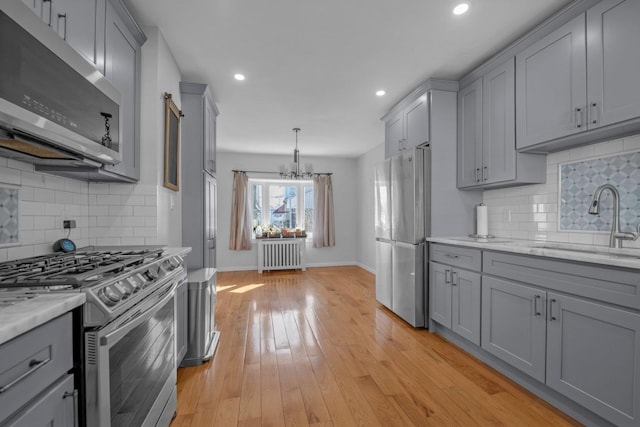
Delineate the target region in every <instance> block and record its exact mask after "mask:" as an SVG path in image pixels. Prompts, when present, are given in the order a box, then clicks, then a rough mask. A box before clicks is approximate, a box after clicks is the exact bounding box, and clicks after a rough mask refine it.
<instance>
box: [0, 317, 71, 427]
mask: <svg viewBox="0 0 640 427" xmlns="http://www.w3.org/2000/svg"><path fill="white" fill-rule="evenodd" d="M71 330H72V321H71V313H67V314H65V315H63V316H60V317H58V318H56V319H54V320H52V321H50V322H49V323H46V324H45V325H43V326H40V327H38V328H36V329H33V330H31V331H29V332H27V333H25V334H23V335H20V336H18V337H17V338H14V339H13V340H11V341H9V342H7V343H5V344H2V345H1V346H0V360H1V361H2V367H0V390H2V392H0V420H4V419H5V418H7V417H8V416H9V415H11V414H12V413H14V412H15V411H16V410H18V409H19V408H20V407H22V406H23V405H24V404H26V403H27V402H29V401H30V400H31V399H33V398H34V397H35V396H36V395H37V394H39V393H40V392H42V391H43V390H44V389H46V388H47V387H48V386H49V385H50V384H52V383H53V382H54V381H55V380H57V379H58V378H60V377H61V376H62V375H64V374H65V373H66V372H67V371H69V370H70V369H71V368H72V367H73V341H72V338H71Z"/></svg>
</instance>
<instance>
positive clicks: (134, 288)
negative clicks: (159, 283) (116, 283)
mask: <svg viewBox="0 0 640 427" xmlns="http://www.w3.org/2000/svg"><path fill="white" fill-rule="evenodd" d="M128 281H129V286H131V290H132V291H133V293H136V292H138V291H139V290H140V283H139V282H138V279H137V277H136V276H132V277H129V279H128Z"/></svg>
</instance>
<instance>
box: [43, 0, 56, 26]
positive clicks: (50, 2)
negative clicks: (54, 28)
mask: <svg viewBox="0 0 640 427" xmlns="http://www.w3.org/2000/svg"><path fill="white" fill-rule="evenodd" d="M45 3H49V22H48V25H49V26H51V19H52V17H51V13H52V11H53V2H52V1H51V0H42V9H41V12H40V14H42V12H43V11H44V4H45Z"/></svg>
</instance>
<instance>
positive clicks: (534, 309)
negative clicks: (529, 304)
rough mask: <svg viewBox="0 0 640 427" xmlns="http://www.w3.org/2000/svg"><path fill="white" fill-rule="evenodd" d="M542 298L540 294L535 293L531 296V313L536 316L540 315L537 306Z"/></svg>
mask: <svg viewBox="0 0 640 427" xmlns="http://www.w3.org/2000/svg"><path fill="white" fill-rule="evenodd" d="M541 300H542V297H541V296H540V295H536V296H535V297H534V298H533V313H534V314H535V315H536V316H542V312H541V311H540V309H539V308H538V303H539V302H540V301H541Z"/></svg>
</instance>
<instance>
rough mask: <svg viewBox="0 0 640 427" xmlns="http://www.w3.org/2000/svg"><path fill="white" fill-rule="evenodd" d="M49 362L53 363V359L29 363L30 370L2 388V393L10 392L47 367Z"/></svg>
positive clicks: (34, 360) (0, 388) (0, 390)
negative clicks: (24, 380)
mask: <svg viewBox="0 0 640 427" xmlns="http://www.w3.org/2000/svg"><path fill="white" fill-rule="evenodd" d="M49 362H51V359H49V358H47V359H43V360H36V359H31V361H30V362H29V370H28V371H26V372H25V373H23V374H22V375H20V376H19V377H18V378H16V379H14V380H13V381H11V382H9V383H8V384H5V385H3V386H2V387H0V393H4V392H5V391H7V390H9V389H10V388H11V387H13V386H14V385H16V384H18V383H19V382H20V381H22V380H23V379H25V378H27V377H28V376H29V375H31V374H33V373H34V372H35V371H37V370H38V369H40V368H42V367H43V366H44V365H46V364H47V363H49Z"/></svg>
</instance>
